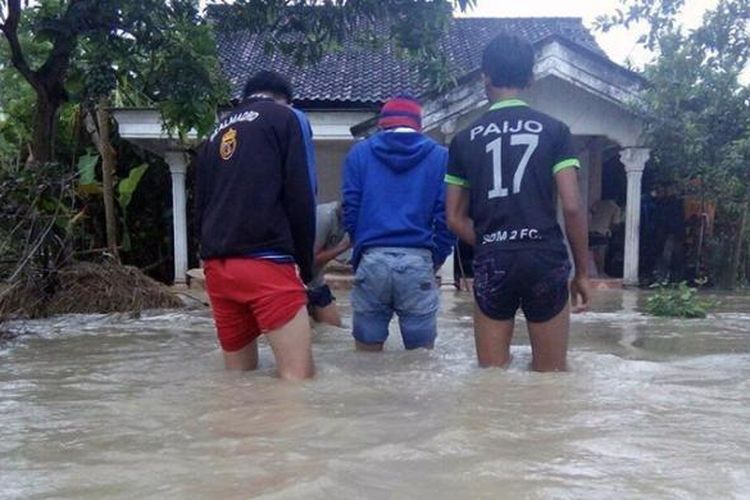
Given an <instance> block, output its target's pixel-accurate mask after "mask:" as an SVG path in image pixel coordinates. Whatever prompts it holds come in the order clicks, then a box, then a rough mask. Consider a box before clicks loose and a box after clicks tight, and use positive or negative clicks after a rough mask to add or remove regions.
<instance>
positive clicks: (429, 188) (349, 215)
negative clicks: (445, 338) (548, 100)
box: [342, 97, 455, 351]
mask: <svg viewBox="0 0 750 500" xmlns="http://www.w3.org/2000/svg"><path fill="white" fill-rule="evenodd" d="M378 128H379V129H380V131H379V132H378V133H377V134H375V135H374V136H373V137H371V138H369V139H368V140H366V141H363V142H360V143H358V144H357V145H355V146H354V147H353V148H352V149H351V151H350V152H349V154H348V155H347V157H346V161H345V164H344V174H343V181H342V195H343V203H344V225H345V226H346V230H347V232H348V233H349V235H350V238H351V240H352V242H353V247H354V251H353V260H352V263H353V265H354V268H355V270H356V276H355V279H354V290H353V291H352V298H351V300H352V308H353V309H354V319H353V335H354V339H355V342H356V348H357V350H361V351H382V349H383V344H384V343H385V341H386V339H387V338H388V325H389V324H390V321H391V318H392V317H393V313H394V312H395V313H396V314H397V315H398V319H399V326H400V327H401V336H402V339H403V342H404V347H406V349H418V348H427V349H431V348H432V347H433V346H434V343H435V338H436V336H437V311H438V305H439V294H438V287H437V282H436V279H435V271H436V270H437V269H439V268H440V266H442V265H443V262H444V261H445V259H446V258H447V257H448V255H450V253H451V248H452V246H453V244H454V242H455V237H454V236H453V235H452V234H451V233H450V231H449V230H448V228H447V225H446V220H445V187H444V184H443V178H444V177H445V174H446V169H447V163H448V151H447V149H446V148H444V147H443V146H441V145H439V144H438V143H436V142H435V141H433V140H432V139H430V138H429V137H427V136H425V135H423V134H422V133H421V131H422V108H421V105H420V104H419V102H417V101H416V100H414V99H411V98H409V97H394V98H392V99H390V100H388V101H387V102H386V103H385V104H384V105H383V108H382V110H381V112H380V116H379V119H378Z"/></svg>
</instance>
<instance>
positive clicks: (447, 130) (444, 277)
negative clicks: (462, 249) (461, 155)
mask: <svg viewBox="0 0 750 500" xmlns="http://www.w3.org/2000/svg"><path fill="white" fill-rule="evenodd" d="M456 127H457V123H456V120H455V119H451V120H448V121H446V122H444V123H443V124H442V125H441V126H440V132H441V133H442V134H443V140H444V142H445V146H446V147H447V146H450V142H451V140H453V137H454V136H455V134H456ZM454 251H455V250H454ZM437 274H438V276H440V282H441V283H442V285H443V286H445V287H449V286H450V287H452V286H454V285H455V280H454V279H453V277H454V276H455V273H454V264H453V252H451V254H450V255H449V256H448V258H447V259H445V264H443V267H441V268H440V269H439V270H438V273H437Z"/></svg>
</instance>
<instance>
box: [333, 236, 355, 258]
mask: <svg viewBox="0 0 750 500" xmlns="http://www.w3.org/2000/svg"><path fill="white" fill-rule="evenodd" d="M351 247H352V240H351V239H349V235H348V234H347V235H346V236H344V239H343V240H341V241H340V242H339V244H338V245H336V252H337V253H339V254H342V253H344V252H346V251H347V250H349V249H350V248H351Z"/></svg>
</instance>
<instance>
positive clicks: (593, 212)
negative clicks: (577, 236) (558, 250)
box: [589, 199, 622, 278]
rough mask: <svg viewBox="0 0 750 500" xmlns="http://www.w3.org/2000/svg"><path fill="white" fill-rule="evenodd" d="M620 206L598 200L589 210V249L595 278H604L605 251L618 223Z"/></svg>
mask: <svg viewBox="0 0 750 500" xmlns="http://www.w3.org/2000/svg"><path fill="white" fill-rule="evenodd" d="M621 212H622V211H621V209H620V206H619V205H618V204H617V203H615V202H614V200H611V199H606V200H598V201H596V202H595V203H594V204H593V205H591V208H590V209H589V215H590V219H591V222H590V223H589V247H590V248H591V251H592V252H593V254H594V264H595V265H596V276H597V278H606V277H607V274H606V273H605V268H606V266H605V263H606V260H607V250H608V249H609V244H610V240H611V239H612V230H613V229H614V228H615V226H617V225H618V224H619V223H620V214H621Z"/></svg>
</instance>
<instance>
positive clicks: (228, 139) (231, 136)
mask: <svg viewBox="0 0 750 500" xmlns="http://www.w3.org/2000/svg"><path fill="white" fill-rule="evenodd" d="M236 150H237V130H235V129H233V128H230V129H229V130H227V131H226V132H224V135H222V136H221V145H220V146H219V156H221V159H222V160H228V159H230V158H231V157H232V156H233V155H234V152H235V151H236Z"/></svg>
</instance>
